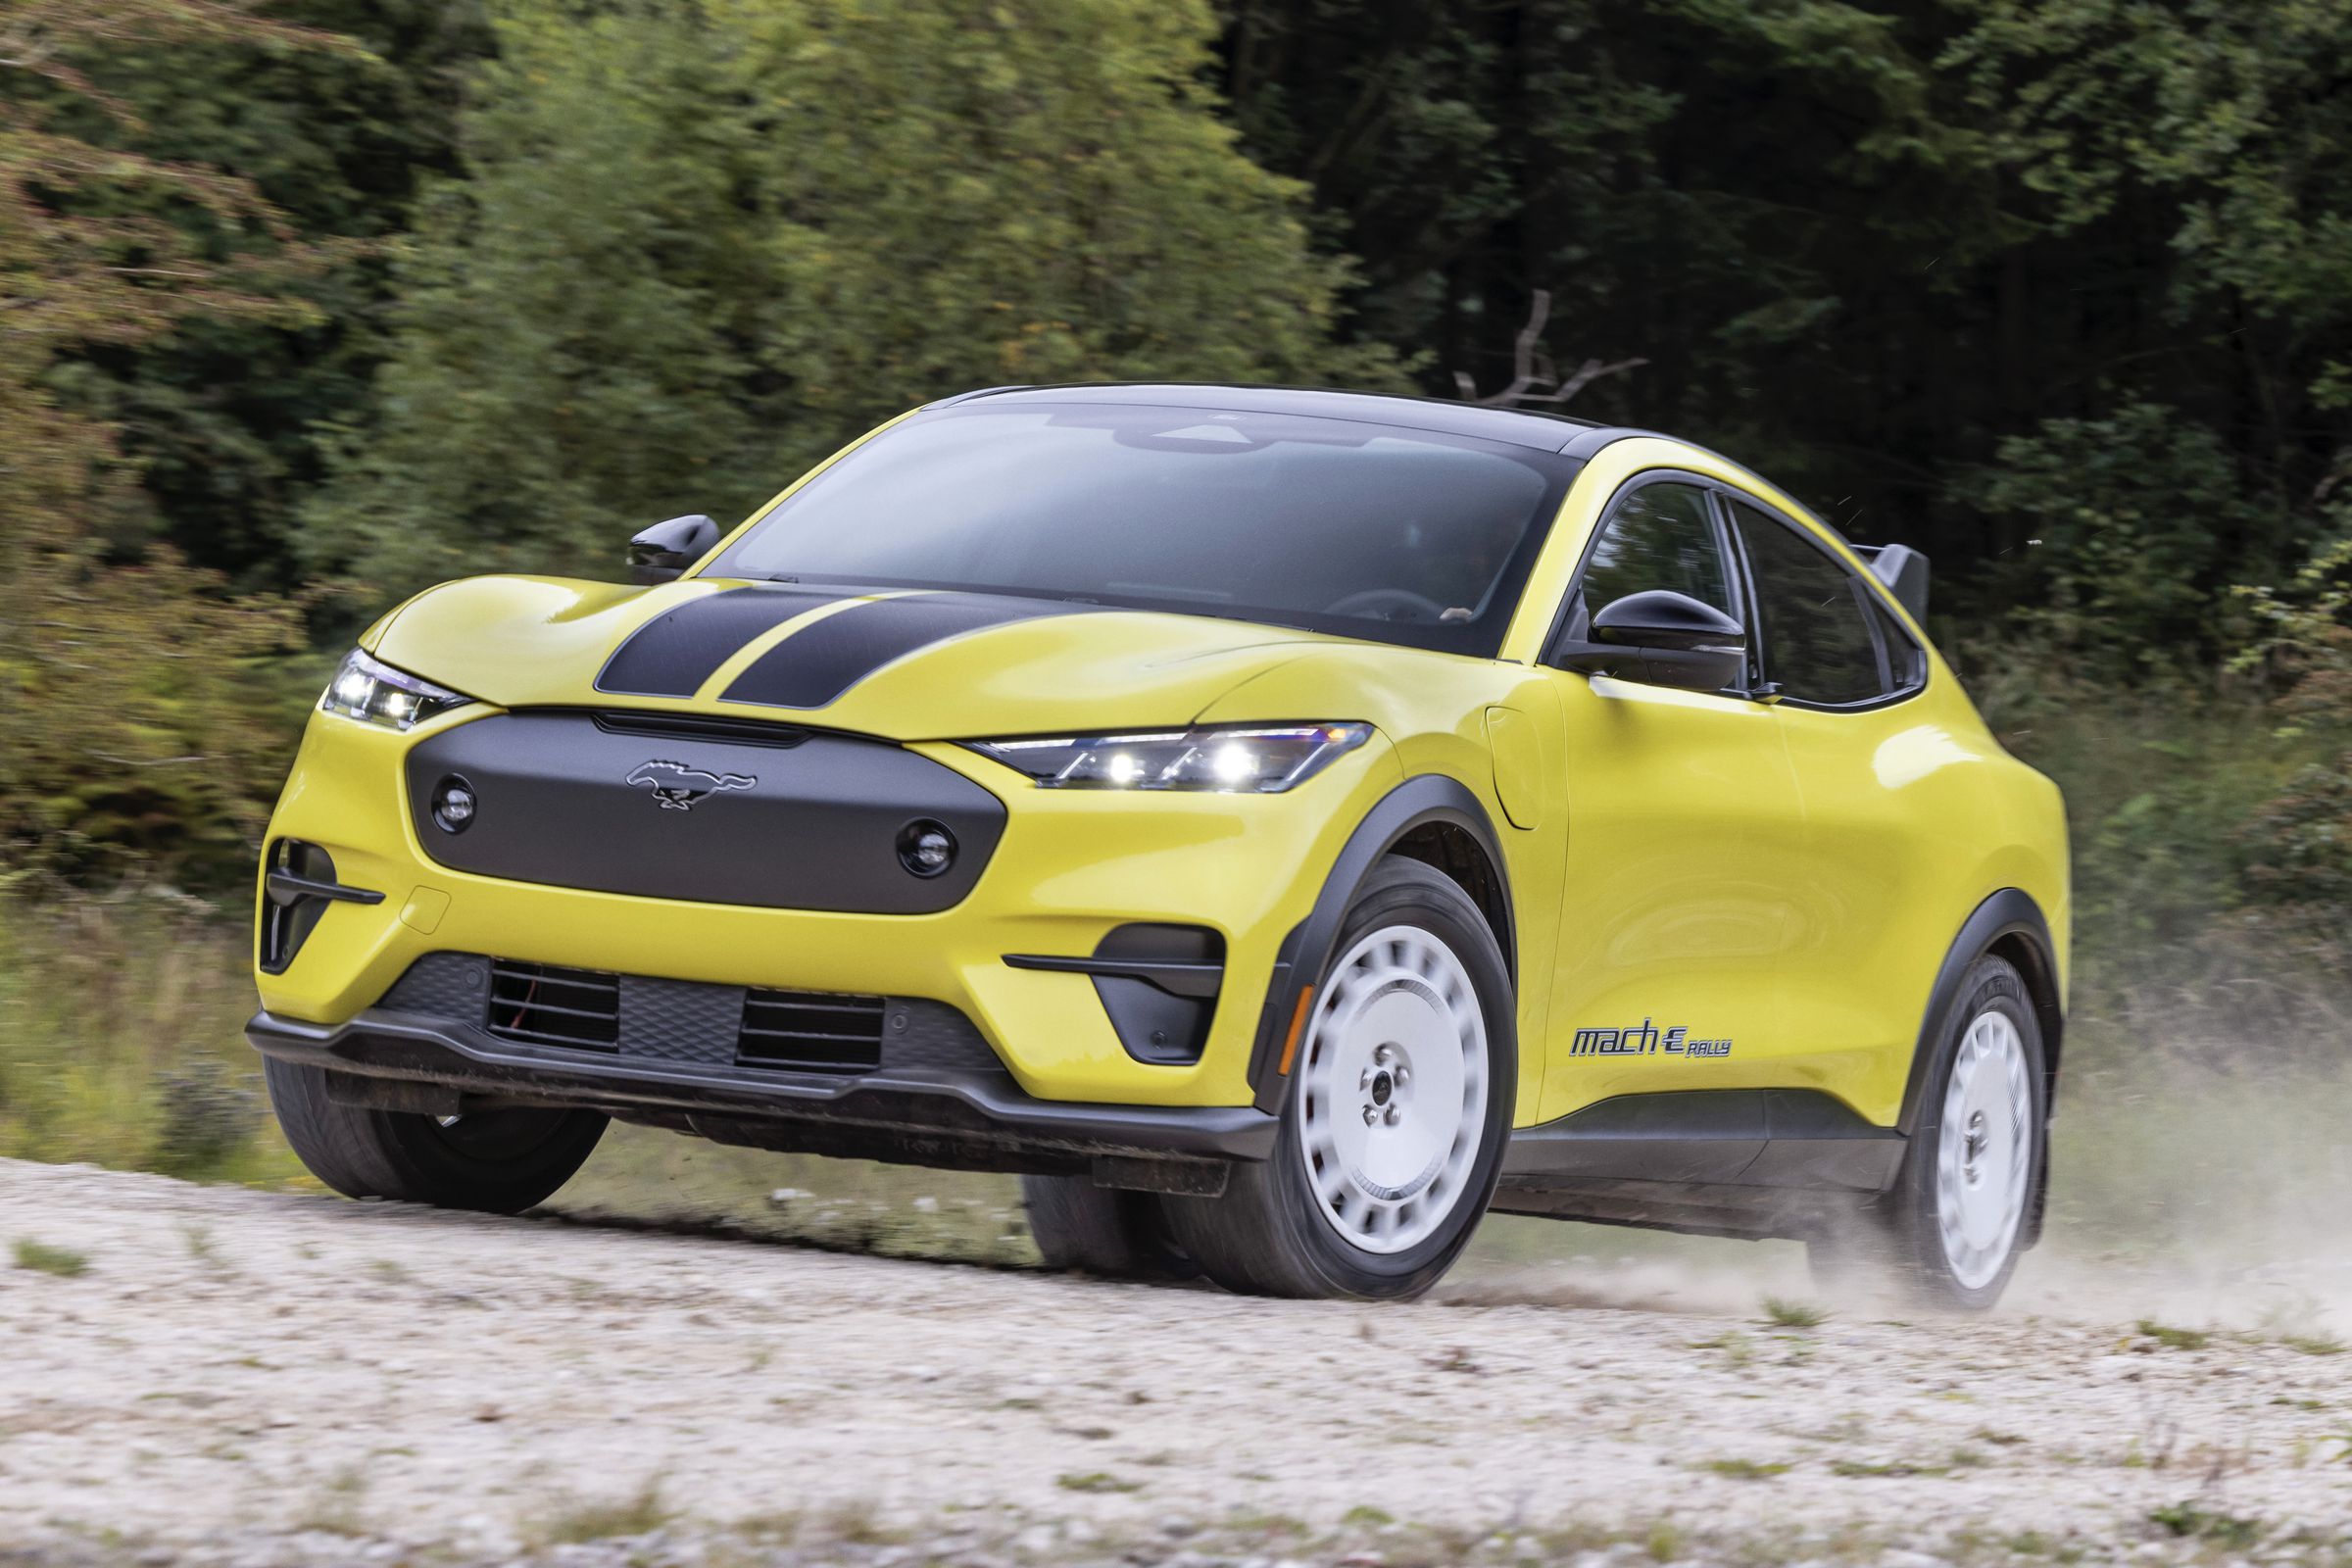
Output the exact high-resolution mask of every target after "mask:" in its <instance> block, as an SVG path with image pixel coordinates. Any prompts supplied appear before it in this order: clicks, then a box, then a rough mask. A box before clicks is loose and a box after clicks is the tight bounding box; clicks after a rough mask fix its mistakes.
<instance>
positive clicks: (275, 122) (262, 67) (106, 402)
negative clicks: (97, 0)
mask: <svg viewBox="0 0 2352 1568" xmlns="http://www.w3.org/2000/svg"><path fill="white" fill-rule="evenodd" d="M477 7H478V0H280V3H278V4H273V5H271V6H270V7H269V8H268V10H269V12H270V17H271V18H272V19H275V20H274V21H273V22H272V23H270V25H260V24H255V25H253V26H251V27H247V28H243V29H236V28H225V27H224V28H222V29H221V30H219V31H206V32H202V33H197V34H194V35H189V34H185V33H182V32H178V31H175V30H172V29H169V28H160V27H159V28H147V29H138V30H134V31H133V32H131V33H130V34H129V35H128V36H102V37H99V38H94V39H92V40H91V41H90V42H89V43H88V44H86V45H80V46H75V47H71V48H69V49H67V50H66V57H67V58H69V59H71V60H72V61H73V63H74V65H75V66H76V68H77V69H78V70H79V72H80V73H82V75H83V76H84V78H85V79H86V80H87V82H88V83H89V85H90V87H91V88H92V89H94V90H95V91H97V92H100V93H103V94H105V95H106V97H107V99H108V100H110V101H111V106H113V107H115V108H117V109H118V110H119V112H116V113H109V112H108V106H103V105H101V104H100V103H98V102H95V101H93V100H92V99H91V98H89V97H88V96H87V95H80V96H76V95H73V94H68V93H63V92H55V93H51V94H49V95H48V98H49V102H48V104H47V111H48V113H49V116H50V120H51V123H53V124H54V125H55V126H56V127H57V128H59V129H61V130H65V131H67V132H69V133H70V134H72V135H73V136H74V137H75V138H77V139H79V140H81V141H84V142H86V143H88V144H90V145H92V146H95V147H98V148H101V149H103V150H105V151H107V152H110V153H112V152H118V151H123V152H131V153H135V154H138V155H141V156H144V157H147V158H151V159H154V160H158V161H159V162H163V163H167V164H170V165H172V166H176V167H182V168H186V167H196V168H205V169H219V170H230V171H234V172H236V175H237V176H238V177H239V178H240V179H241V180H242V181H243V182H245V183H246V185H247V186H248V187H249V188H250V190H251V191H252V193H253V194H254V195H255V196H256V197H258V198H259V199H260V200H262V201H264V202H267V203H269V204H270V209H271V211H272V213H273V215H274V216H273V221H274V223H275V224H276V225H277V228H278V231H279V232H280V233H281V234H283V235H291V236H293V237H295V238H296V239H297V240H299V241H300V242H302V243H303V245H304V247H305V252H306V258H307V262H308V265H306V266H305V267H304V268H303V269H302V270H301V271H300V273H299V275H294V276H290V277H287V278H285V279H283V280H282V283H281V284H279V285H276V286H273V287H272V289H271V292H272V293H273V294H275V295H277V296H278V297H279V298H280V299H281V300H282V302H283V303H284V304H285V305H286V306H287V307H288V308H287V309H283V310H279V311H276V312H273V313H271V314H269V315H266V316H255V315H244V316H239V317H234V318H226V319H222V318H208V319H188V320H184V321H182V322H180V323H179V324H178V326H177V327H176V329H175V330H174V331H173V332H172V334H170V335H169V336H168V337H163V338H157V339H151V340H147V341H143V342H140V343H137V344H132V345H125V344H109V345H103V346H92V347H86V348H84V349H82V350H80V351H78V352H76V353H74V354H73V356H71V358H70V359H69V360H68V362H67V363H66V364H65V365H64V366H62V367H61V368H60V369H59V370H58V372H56V373H55V374H53V376H52V377H51V379H52V382H53V383H54V384H55V385H57V386H58V387H59V389H60V390H61V392H62V393H63V394H64V395H65V397H66V398H67V399H68V401H69V402H70V403H71V405H72V406H73V407H74V408H76V409H79V410H84V411H86V412H88V413H89V414H90V415H92V416H93V417H98V418H102V419H104V420H105V421H106V422H107V424H108V425H109V426H110V427H111V429H112V430H113V432H114V435H115V438H116V440H117V443H118V444H119V446H120V448H121V449H122V451H123V454H124V455H125V456H126V457H127V458H128V459H129V460H130V461H131V463H132V464H133V465H134V466H136V469H137V472H138V475H139V484H138V487H137V489H136V491H135V493H133V494H132V495H130V496H127V497H126V498H125V500H126V502H127V503H128V505H127V506H126V507H125V509H124V512H123V515H121V516H120V517H118V518H117V519H116V520H115V522H114V523H113V524H112V530H113V532H114V534H115V536H117V537H120V538H145V537H150V536H153V537H160V538H162V539H163V540H165V541H166V542H168V543H170V544H171V545H172V546H173V547H174V548H175V549H176V550H178V551H179V552H180V554H181V555H183V556H184V557H185V558H186V559H187V560H189V561H190V562H191V563H192V564H196V565H198V566H202V567H208V568H213V569H218V570H222V571H225V572H227V573H229V574H230V575H231V577H232V578H233V579H234V580H235V581H236V582H237V583H238V584H239V585H240V586H246V587H267V588H276V589H280V590H286V589H292V588H295V587H296V586H298V583H299V576H298V564H297V562H296V558H295V557H294V555H293V554H292V553H291V552H290V551H289V550H288V548H287V546H288V544H289V540H290V535H291V533H292V531H293V529H294V526H295V524H294V516H293V508H294V506H295V504H296V503H297V502H298V501H299V500H300V499H301V498H302V496H303V495H304V494H306V493H307V492H308V490H309V489H310V488H311V487H312V486H314V485H315V484H316V483H317V481H318V478H319V466H320V465H319V439H318V426H319V421H321V420H327V419H336V418H350V417H357V416H358V415H359V413H360V412H361V410H362V408H363V406H364V404H365V402H366V400H367V398H368V390H369V379H370V376H371V373H372V370H373V368H374V366H375V363H376V360H377V358H378V355H379V352H380V338H381V331H380V318H381V315H382V312H383V310H384V307H385V305H386V303H387V301H388V299H389V293H390V277H389V274H388V272H387V270H386V269H385V267H384V266H383V263H382V259H381V256H380V254H378V242H379V241H381V240H382V239H383V238H384V237H385V236H387V235H390V234H392V233H395V232H397V231H399V230H400V229H402V228H403V227H405V226H406V225H407V222H408V217H409V211H410V207H411V204H412V202H413V201H414V199H415V196H416V191H417V183H418V180H419V178H420V177H421V176H422V175H423V174H424V173H425V172H448V171H450V170H452V169H454V167H455V145H454V122H455V112H456V100H457V92H458V84H459V68H460V67H461V66H463V65H464V64H466V63H467V62H468V61H469V60H470V59H471V58H473V57H475V56H478V55H479V54H481V53H482V52H483V51H484V50H485V49H486V48H487V47H488V43H489V36H488V28H487V26H486V25H484V24H483V23H482V22H481V20H480V19H479V16H478V8H477ZM85 9H86V8H85ZM158 9H161V8H158ZM173 9H180V8H173ZM185 9H188V10H195V11H200V10H202V9H204V8H200V7H197V8H185ZM223 9H224V10H225V8H223ZM249 20H250V19H249ZM289 24H300V25H302V26H303V28H304V29H305V30H303V31H301V32H299V33H297V32H296V31H295V30H294V29H293V27H291V26H290V25H289ZM61 206H62V208H63V210H65V211H67V212H69V213H76V214H81V213H113V214H117V215H120V216H121V217H123V218H135V219H137V220H139V221H146V222H153V223H160V224H166V225H169V226H170V227H171V228H172V229H173V230H174V231H175V232H176V233H178V234H179V235H180V236H181V237H182V241H183V242H184V243H185V245H186V246H187V247H188V248H189V249H190V250H192V251H193V252H194V253H195V254H198V255H201V256H204V257H206V258H207V259H208V260H212V261H215V262H219V261H223V260H226V259H228V258H230V257H232V256H235V255H237V254H239V253H240V252H250V251H251V250H252V249H253V243H252V241H253V236H252V235H251V234H250V233H248V232H246V230H247V228H248V227H249V225H246V224H238V225H233V226H226V225H222V224H221V223H220V222H219V221H214V220H212V219H210V218H209V217H208V215H205V214H203V213H202V212H201V211H200V210H194V211H192V210H190V208H189V207H188V204H187V203H185V202H184V200H181V199H179V198H177V196H176V195H175V194H174V193H172V192H171V191H169V190H144V191H125V190H123V189H122V188H120V187H119V186H117V187H110V188H106V189H102V190H82V191H74V192H69V193H64V196H63V199H62V201H61Z"/></svg>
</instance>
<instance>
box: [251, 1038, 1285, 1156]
mask: <svg viewBox="0 0 2352 1568" xmlns="http://www.w3.org/2000/svg"><path fill="white" fill-rule="evenodd" d="M245 1038H246V1039H247V1040H249V1041H250V1042H252V1044H253V1046H254V1048H255V1049H256V1050H258V1051H260V1052H261V1053H262V1054H264V1055H267V1056H271V1057H274V1058H276V1059H278V1060H280V1061H290V1062H298V1063H304V1064H308V1065H310V1066H315V1067H321V1068H325V1069H326V1070H328V1071H330V1072H334V1073H339V1074H348V1075H350V1076H351V1077H353V1078H358V1079H365V1080H383V1081H390V1082H398V1083H408V1084H422V1085H429V1086H433V1087H435V1088H438V1089H442V1090H447V1091H451V1092H453V1093H454V1094H455V1095H456V1096H458V1097H461V1098H460V1099H458V1100H456V1101H453V1102H452V1103H451V1104H452V1106H453V1107H462V1105H463V1099H464V1097H473V1098H476V1099H478V1100H479V1101H482V1102H491V1103H528V1104H550V1105H571V1106H580V1107H585V1108H591V1109H598V1110H604V1111H608V1112H612V1113H613V1114H616V1115H619V1116H621V1117H623V1118H624V1119H629V1120H637V1121H646V1122H652V1123H654V1124H657V1125H663V1126H672V1127H676V1128H677V1129H679V1130H680V1131H685V1132H694V1133H700V1134H702V1135H703V1136H705V1137H710V1138H714V1139H716V1140H718V1141H720V1142H722V1143H734V1144H747V1145H751V1146H753V1147H758V1148H766V1149H784V1150H806V1151H809V1152H818V1153H843V1154H861V1155H868V1156H871V1157H875V1158H885V1159H896V1160H903V1161H912V1162H915V1163H922V1164H935V1165H950V1166H956V1167H963V1168H980V1169H1007V1170H1022V1169H1037V1170H1058V1169H1067V1168H1072V1167H1077V1166H1083V1165H1085V1164H1086V1163H1088V1162H1089V1161H1093V1160H1101V1159H1105V1158H1111V1159H1117V1158H1120V1157H1122V1156H1126V1157H1131V1158H1134V1159H1138V1160H1149V1161H1152V1163H1153V1165H1154V1166H1155V1167H1159V1168H1163V1169H1164V1168H1166V1167H1167V1165H1168V1163H1169V1160H1170V1156H1200V1157H1206V1158H1214V1159H1226V1160H1231V1159H1251V1160H1254V1159H1263V1158H1265V1157H1266V1156H1267V1155H1268V1154H1269V1153H1270V1152H1272V1150H1273V1147H1274V1138H1275V1131H1276V1122H1275V1118H1273V1117H1272V1116H1269V1115H1266V1114H1264V1113H1263V1112H1261V1111H1258V1110H1256V1109H1254V1108H1252V1107H1250V1106H1248V1105H1230V1106H1205V1105H1204V1106H1159V1105H1103V1104H1072V1103H1060V1102H1054V1101H1045V1100H1038V1099H1036V1098H1034V1097H1032V1096H1030V1095H1028V1094H1025V1093H1023V1092H1022V1090H1021V1088H1020V1086H1019V1085H1018V1084H1016V1083H1015V1082H1013V1080H1012V1078H1011V1075H1010V1074H1008V1073H1005V1072H1003V1071H993V1070H990V1069H987V1068H978V1069H974V1068H954V1067H890V1066H885V1067H884V1068H882V1069H881V1070H878V1071H875V1072H870V1073H865V1074H861V1075H859V1076H857V1077H841V1076H836V1075H829V1074H820V1073H785V1072H775V1071H754V1070H748V1069H744V1068H740V1067H731V1066H721V1065H715V1064H703V1063H686V1062H667V1061H662V1062H657V1061H650V1060H645V1059H624V1058H598V1057H594V1056H590V1055H586V1054H582V1053H579V1052H574V1051H565V1050H562V1049H559V1048H552V1047H540V1046H532V1045H527V1044H523V1043H520V1042H516V1041H510V1040H503V1039H500V1038H498V1037H496V1036H493V1035H491V1034H489V1033H487V1032H486V1031H484V1030H481V1029H476V1028H473V1027H471V1026H469V1025H466V1024H461V1023H454V1022H451V1021H449V1020H447V1019H439V1018H432V1017H427V1016H424V1015H422V1014H417V1013H405V1012H398V1011H394V1010H391V1009H388V1008H368V1009H367V1010H366V1011H363V1012H362V1013H361V1014H360V1015H359V1016H357V1017H355V1018H353V1019H351V1020H350V1021H349V1022H346V1023H342V1024H331V1025H330V1024H308V1023H303V1022H300V1021H298V1020H295V1019H290V1018H281V1017H277V1016H275V1015H273V1014H271V1013H269V1012H260V1013H257V1014H255V1015H254V1017H253V1019H252V1021H251V1022H249V1023H248V1024H247V1025H246V1026H245ZM346 1092H347V1093H348V1092H349V1091H346ZM353 1098H355V1099H357V1100H359V1101H361V1102H362V1103H365V1102H366V1100H367V1098H368V1096H367V1092H366V1089H365V1086H362V1088H361V1089H360V1092H359V1093H358V1094H356V1095H354V1096H353ZM443 1108H450V1107H443ZM1128 1175H1129V1178H1130V1179H1131V1180H1134V1181H1136V1182H1137V1183H1138V1184H1140V1185H1152V1186H1160V1187H1163V1188H1167V1189H1170V1190H1181V1189H1182V1188H1183V1186H1184V1185H1185V1178H1183V1177H1182V1176H1170V1177H1168V1178H1167V1179H1165V1180H1152V1179H1151V1178H1148V1177H1143V1176H1139V1175H1136V1174H1135V1173H1134V1172H1133V1171H1130V1172H1129V1173H1128Z"/></svg>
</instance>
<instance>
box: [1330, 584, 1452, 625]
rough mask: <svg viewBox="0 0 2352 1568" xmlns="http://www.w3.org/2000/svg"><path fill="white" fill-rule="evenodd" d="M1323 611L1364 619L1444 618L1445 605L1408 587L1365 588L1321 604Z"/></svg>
mask: <svg viewBox="0 0 2352 1568" xmlns="http://www.w3.org/2000/svg"><path fill="white" fill-rule="evenodd" d="M1323 613H1325V614H1326V615H1360V616H1362V617H1363V618H1364V619H1366V620H1444V619H1445V618H1446V607H1445V606H1444V605H1441V604H1439V603H1438V602H1437V601H1436V600H1434V599H1432V598H1430V597H1429V596H1428V595H1427V594H1417V593H1415V592H1413V591H1412V590H1411V589H1410V588H1366V589H1364V590H1362V591H1361V592H1359V593H1352V594H1349V595H1348V597H1347V598H1345V599H1342V600H1339V601H1336V602H1335V603H1332V604H1328V605H1325V606H1324V607H1323Z"/></svg>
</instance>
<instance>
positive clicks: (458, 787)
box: [433, 777, 480, 833]
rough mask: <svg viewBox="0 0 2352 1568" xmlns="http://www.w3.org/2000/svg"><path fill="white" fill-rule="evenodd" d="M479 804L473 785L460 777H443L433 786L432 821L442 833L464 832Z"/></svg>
mask: <svg viewBox="0 0 2352 1568" xmlns="http://www.w3.org/2000/svg"><path fill="white" fill-rule="evenodd" d="M479 806H480V803H479V802H478V801H476V800H475V799H474V796H473V786H472V785H470V784H468V783H466V781H465V780H464V779H462V778H456V777H451V778H445V779H443V780H442V781H441V782H440V783H439V784H437V785H435V786H434V787H433V821H434V823H435V824H436V825H438V826H439V827H440V829H441V831H442V832H444V833H463V832H465V831H466V828H467V827H468V826H470V825H471V824H472V822H473V813H474V811H475V810H476V809H478V808H479Z"/></svg>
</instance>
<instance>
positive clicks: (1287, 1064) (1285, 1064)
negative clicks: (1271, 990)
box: [1275, 986, 1315, 1078]
mask: <svg viewBox="0 0 2352 1568" xmlns="http://www.w3.org/2000/svg"><path fill="white" fill-rule="evenodd" d="M1314 1000H1315V988H1314V987H1313V986H1308V987H1307V988H1306V989H1305V990H1303V991H1301V992H1299V1005H1298V1006H1296V1007H1293V1008H1292V1009H1291V1032H1290V1033H1289V1034H1288V1035H1285V1036H1284V1037H1283V1041H1282V1065H1281V1066H1280V1067H1277V1068H1276V1069H1275V1071H1276V1072H1277V1073H1279V1074H1280V1075H1281V1076H1282V1077H1285V1078H1288V1077H1289V1076H1290V1075H1291V1063H1292V1062H1293V1061H1296V1060H1297V1059H1298V1057H1299V1035H1300V1034H1302V1033H1304V1032H1305V1029H1306V1008H1307V1004H1309V1003H1311V1002H1313V1001H1314Z"/></svg>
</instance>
